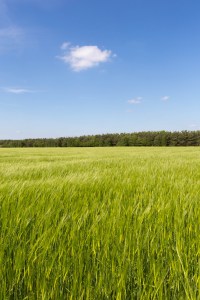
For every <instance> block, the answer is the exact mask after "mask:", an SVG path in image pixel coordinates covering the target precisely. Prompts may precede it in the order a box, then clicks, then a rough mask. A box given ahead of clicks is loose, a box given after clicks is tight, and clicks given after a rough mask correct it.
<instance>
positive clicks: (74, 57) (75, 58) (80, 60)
mask: <svg viewBox="0 0 200 300" xmlns="http://www.w3.org/2000/svg"><path fill="white" fill-rule="evenodd" d="M61 50H62V51H63V54H62V55H61V56H59V57H58V58H60V59H61V60H63V61H64V62H65V63H66V64H68V65H69V66H70V67H71V69H72V70H73V71H76V72H79V71H82V70H87V69H90V68H93V67H96V66H98V65H99V64H100V63H104V62H107V61H109V59H110V58H111V56H112V51H110V50H101V49H100V48H99V47H98V46H75V47H74V46H70V43H67V42H65V43H63V44H62V45H61Z"/></svg>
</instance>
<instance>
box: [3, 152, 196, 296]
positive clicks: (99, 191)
mask: <svg viewBox="0 0 200 300" xmlns="http://www.w3.org/2000/svg"><path fill="white" fill-rule="evenodd" d="M0 237H1V241H0V243H1V244H0V299H2V300H6V299H9V300H10V299H12V300H13V299H14V300H15V299H17V300H21V299H23V300H25V299H30V300H33V299H42V300H49V299H52V300H60V299H67V300H68V299H69V300H72V299H73V300H96V299H97V300H104V299H109V300H110V299H115V300H120V299H124V300H129V299H130V300H131V299H138V300H141V299H147V300H149V299H150V300H151V299H152V300H153V299H158V300H162V299H163V300H168V299H169V300H173V299H174V300H180V299H183V300H185V299H200V294H199V289H200V272H199V266H200V261H199V254H200V148H198V147H196V148H193V147H188V148H178V147H177V148H164V147H163V148H153V147H152V148H140V147H138V148H131V147H124V148H123V147H116V148H65V149H64V148H61V149H60V148H53V149H50V148H48V149H47V148H46V149H45V148H43V149H36V148H34V149H0Z"/></svg>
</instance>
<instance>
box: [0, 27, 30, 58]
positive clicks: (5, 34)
mask: <svg viewBox="0 0 200 300" xmlns="http://www.w3.org/2000/svg"><path fill="white" fill-rule="evenodd" d="M24 37H25V32H24V30H23V29H22V28H20V27H17V26H13V25H10V26H8V27H4V28H0V51H1V52H3V51H6V50H12V49H14V48H17V47H19V46H20V45H22V43H23V40H24Z"/></svg>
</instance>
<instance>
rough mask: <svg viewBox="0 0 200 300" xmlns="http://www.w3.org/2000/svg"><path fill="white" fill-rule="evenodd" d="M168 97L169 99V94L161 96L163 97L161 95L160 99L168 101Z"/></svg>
mask: <svg viewBox="0 0 200 300" xmlns="http://www.w3.org/2000/svg"><path fill="white" fill-rule="evenodd" d="M169 99H170V97H169V96H163V97H161V100H162V101H168V100H169Z"/></svg>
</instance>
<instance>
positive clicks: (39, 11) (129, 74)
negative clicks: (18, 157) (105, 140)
mask: <svg viewBox="0 0 200 300" xmlns="http://www.w3.org/2000/svg"><path fill="white" fill-rule="evenodd" d="M199 12H200V2H199V0H192V1H191V0H123V1H122V0H115V1H114V0H109V1H108V0H101V1H97V0H0V139H7V138H12V139H21V138H29V137H30V138H36V137H60V136H79V135H84V134H99V133H100V134H101V133H109V132H113V133H116V132H134V131H143V130H145V131H146V130H170V131H174V130H199V129H200V117H199V112H200V34H199V33H200V18H199Z"/></svg>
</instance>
